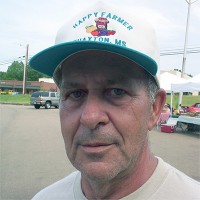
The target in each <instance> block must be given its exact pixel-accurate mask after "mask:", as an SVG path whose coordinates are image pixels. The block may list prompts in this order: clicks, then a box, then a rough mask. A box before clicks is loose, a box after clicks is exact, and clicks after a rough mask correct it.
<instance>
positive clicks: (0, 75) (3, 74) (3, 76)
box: [0, 72, 7, 80]
mask: <svg viewBox="0 0 200 200" xmlns="http://www.w3.org/2000/svg"><path fill="white" fill-rule="evenodd" d="M6 74H7V73H6V72H0V80H7V78H6Z"/></svg>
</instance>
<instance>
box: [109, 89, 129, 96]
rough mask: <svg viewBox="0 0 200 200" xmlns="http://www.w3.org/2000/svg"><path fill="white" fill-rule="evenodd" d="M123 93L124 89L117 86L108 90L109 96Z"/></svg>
mask: <svg viewBox="0 0 200 200" xmlns="http://www.w3.org/2000/svg"><path fill="white" fill-rule="evenodd" d="M125 93H126V91H125V90H123V89H119V88H113V89H110V91H109V95H110V96H122V95H124V94H125Z"/></svg>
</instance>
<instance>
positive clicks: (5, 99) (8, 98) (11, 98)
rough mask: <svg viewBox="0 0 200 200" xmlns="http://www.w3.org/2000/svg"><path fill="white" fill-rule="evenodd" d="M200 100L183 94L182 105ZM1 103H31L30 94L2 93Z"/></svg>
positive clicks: (168, 98)
mask: <svg viewBox="0 0 200 200" xmlns="http://www.w3.org/2000/svg"><path fill="white" fill-rule="evenodd" d="M178 98H179V96H178V95H177V94H174V95H173V101H172V102H173V108H178ZM197 102H200V96H191V95H183V99H182V106H190V105H192V104H194V103H197ZM0 103H13V104H26V105H27V104H30V95H28V94H25V95H23V94H18V95H8V94H7V95H0ZM167 103H169V104H170V95H167Z"/></svg>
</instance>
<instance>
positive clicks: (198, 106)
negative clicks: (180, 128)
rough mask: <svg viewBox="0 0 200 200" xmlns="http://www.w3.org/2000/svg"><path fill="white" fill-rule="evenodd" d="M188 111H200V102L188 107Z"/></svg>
mask: <svg viewBox="0 0 200 200" xmlns="http://www.w3.org/2000/svg"><path fill="white" fill-rule="evenodd" d="M187 111H188V112H200V103H195V104H193V105H191V106H188V108H187Z"/></svg>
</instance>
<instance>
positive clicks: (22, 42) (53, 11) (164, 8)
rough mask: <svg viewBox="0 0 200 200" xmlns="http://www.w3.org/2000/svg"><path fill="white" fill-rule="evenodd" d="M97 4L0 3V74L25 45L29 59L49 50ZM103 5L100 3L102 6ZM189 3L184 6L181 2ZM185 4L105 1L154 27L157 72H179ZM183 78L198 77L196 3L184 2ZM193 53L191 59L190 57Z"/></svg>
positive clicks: (82, 0) (81, 0) (62, 0)
mask: <svg viewBox="0 0 200 200" xmlns="http://www.w3.org/2000/svg"><path fill="white" fill-rule="evenodd" d="M95 1H98V0H76V1H73V0H34V1H33V0H28V1H27V0H17V1H16V0H6V1H3V0H1V6H0V27H1V31H0V71H6V70H7V68H8V66H9V65H11V63H12V62H13V61H14V60H20V59H21V60H22V61H24V58H23V56H24V55H25V53H26V47H27V44H28V45H29V51H28V52H29V58H31V57H32V56H33V55H35V54H36V53H38V52H39V51H41V50H43V49H45V48H47V47H50V46H53V45H54V41H55V37H56V33H57V31H58V29H59V28H60V27H61V26H62V25H63V24H64V23H65V22H66V21H67V20H68V19H70V18H71V17H73V16H74V15H75V14H76V13H77V12H78V11H79V10H81V9H82V8H85V7H88V6H89V5H90V4H91V2H92V3H94V2H95ZM102 1H103V0H102ZM187 1H189V0H187ZM187 1H186V0H162V1H161V0H151V1H149V0H140V1H138V0H123V1H120V0H109V2H111V3H114V4H118V5H119V6H120V7H121V8H123V9H125V10H126V9H127V10H128V9H131V8H134V10H135V11H136V12H138V13H139V14H141V15H142V16H143V17H146V18H148V20H150V21H151V23H152V24H153V25H154V27H155V30H156V34H157V37H158V44H159V48H160V53H161V57H160V70H173V69H179V70H182V62H183V54H176V55H166V53H173V52H175V53H177V52H180V51H182V52H183V49H184V43H185V33H186V21H187V13H188V3H187ZM190 1H191V2H194V3H193V4H191V9H190V20H189V29H188V42H187V50H188V51H190V53H187V55H186V64H185V72H186V73H187V74H191V75H192V76H195V75H197V74H198V73H200V58H199V57H200V0H197V1H195V0H190ZM191 51H193V52H194V51H196V52H197V53H191Z"/></svg>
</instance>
